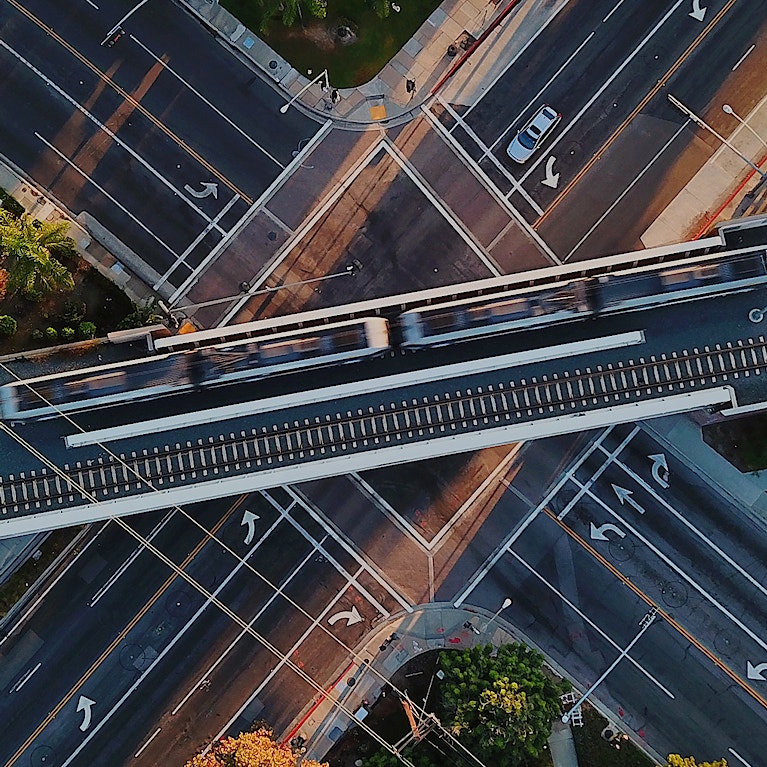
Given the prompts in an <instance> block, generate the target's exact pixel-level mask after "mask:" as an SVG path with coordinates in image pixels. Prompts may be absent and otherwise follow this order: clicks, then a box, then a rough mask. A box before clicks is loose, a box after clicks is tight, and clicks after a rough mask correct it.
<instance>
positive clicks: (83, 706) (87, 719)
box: [77, 695, 96, 732]
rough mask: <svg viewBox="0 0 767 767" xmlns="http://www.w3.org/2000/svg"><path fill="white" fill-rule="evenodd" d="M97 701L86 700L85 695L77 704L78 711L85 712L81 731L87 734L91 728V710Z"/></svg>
mask: <svg viewBox="0 0 767 767" xmlns="http://www.w3.org/2000/svg"><path fill="white" fill-rule="evenodd" d="M94 703H96V701H95V700H91V699H90V698H86V697H85V695H81V696H80V700H79V701H78V702H77V710H78V711H84V712H85V715H84V716H83V721H82V723H81V724H80V729H81V730H82V731H83V732H85V731H86V730H87V729H88V728H89V727H90V726H91V708H93V705H94Z"/></svg>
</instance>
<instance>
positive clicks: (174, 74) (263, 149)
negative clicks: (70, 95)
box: [130, 35, 285, 168]
mask: <svg viewBox="0 0 767 767" xmlns="http://www.w3.org/2000/svg"><path fill="white" fill-rule="evenodd" d="M130 38H131V40H133V42H134V43H136V44H137V45H138V46H139V47H141V48H143V49H144V50H145V51H146V52H147V53H148V54H149V55H150V56H151V57H152V58H153V59H154V60H155V61H156V62H157V63H158V64H161V65H162V66H163V68H164V69H165V70H167V71H168V72H170V73H171V74H172V75H173V76H174V77H175V78H177V79H178V80H179V81H180V82H182V83H183V84H184V85H185V86H186V87H187V88H188V89H189V90H190V91H192V93H194V95H195V96H197V97H198V98H199V99H200V100H201V101H202V102H203V103H204V104H206V105H207V106H209V107H210V108H211V109H212V110H213V111H214V112H215V113H216V114H217V115H218V116H219V117H220V118H221V119H222V120H224V121H225V122H226V123H228V124H229V125H231V126H232V128H234V129H235V130H236V131H237V132H238V133H239V134H240V135H241V136H242V137H243V138H245V139H247V140H248V141H249V142H250V143H251V144H252V145H253V146H254V147H256V149H258V150H259V151H261V152H262V153H263V154H265V155H266V156H267V157H268V158H269V159H270V160H271V161H272V162H273V163H274V164H275V165H276V166H277V167H278V168H284V167H285V166H284V165H283V164H282V163H281V162H280V161H279V160H278V159H277V158H276V157H275V156H274V155H273V154H272V153H271V152H270V151H269V150H268V149H266V148H265V147H262V146H261V144H259V143H258V142H257V141H256V140H255V139H253V138H251V137H250V136H249V135H248V134H247V133H245V131H244V130H243V129H242V128H240V126H239V125H237V123H235V122H234V121H233V120H231V119H229V117H227V116H226V115H225V114H224V113H223V112H222V111H221V110H220V109H219V108H218V107H217V106H215V105H214V104H212V103H211V102H210V101H209V100H208V99H207V98H205V96H203V95H202V93H200V91H198V90H197V88H195V87H194V86H193V85H192V84H191V83H189V82H188V81H186V80H184V78H183V77H181V75H180V74H179V73H178V72H176V70H175V69H173V67H171V66H169V65H168V64H166V63H165V62H164V61H163V60H162V59H161V58H160V57H159V56H158V55H157V54H155V53H153V52H152V51H151V50H150V49H149V48H147V46H146V45H144V43H142V42H141V40H139V39H138V38H137V37H134V36H133V35H130Z"/></svg>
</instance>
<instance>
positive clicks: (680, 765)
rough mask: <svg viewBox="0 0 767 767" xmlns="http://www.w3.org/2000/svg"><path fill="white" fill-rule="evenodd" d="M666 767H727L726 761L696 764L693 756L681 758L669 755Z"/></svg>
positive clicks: (676, 755) (677, 755)
mask: <svg viewBox="0 0 767 767" xmlns="http://www.w3.org/2000/svg"><path fill="white" fill-rule="evenodd" d="M666 767H727V760H726V759H719V760H717V761H716V762H696V761H695V757H694V756H687V757H682V756H679V754H669V755H668V759H667V760H666Z"/></svg>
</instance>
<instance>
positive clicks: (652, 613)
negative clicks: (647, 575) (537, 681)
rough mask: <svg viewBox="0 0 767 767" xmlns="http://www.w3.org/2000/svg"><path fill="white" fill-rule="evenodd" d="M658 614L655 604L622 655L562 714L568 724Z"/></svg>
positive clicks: (640, 623)
mask: <svg viewBox="0 0 767 767" xmlns="http://www.w3.org/2000/svg"><path fill="white" fill-rule="evenodd" d="M657 614H658V608H657V607H655V605H653V606H652V607H651V608H650V609H649V611H648V612H647V614H646V615H645V616H644V617H643V618H642V620H641V621H639V626H640V628H639V632H638V633H637V635H636V636H635V637H634V638H633V639H632V640H631V641H630V642H629V643H628V645H627V646H626V648H625V649H624V650H621V653H620V655H618V657H617V658H616V659H615V660H614V661H613V662H612V663H611V664H610V665H609V666H608V667H607V670H606V671H605V672H604V673H603V674H602V676H600V677H599V679H597V681H596V682H594V684H592V685H591V687H589V689H588V690H586V692H584V693H583V695H581V697H580V700H579V701H578V702H577V703H576V704H575V705H574V706H573V707H572V708H571V709H570V710H569V711H568V712H567V713H566V714H564V715H563V716H562V721H563V722H564V723H565V724H567V723H568V722H569V721H570V717H571V716H572V715H573V714H574V713H575V712H576V711H577V710H578V709H579V708H580V707H581V706H582V705H583V701H585V700H586V699H587V698H588V697H589V695H591V693H592V692H594V690H596V689H597V687H599V685H600V684H602V682H604V680H605V678H606V677H607V675H608V674H609V673H610V672H611V671H612V670H613V669H614V668H615V667H616V666H617V665H618V664H619V663H620V662H621V661H622V660H623V659H624V658H625V657H626V656H627V655H628V654H629V653H630V652H631V648H632V647H633V646H634V645H635V644H636V643H637V642H638V641H639V639H640V638H641V636H642V634H644V632H645V631H647V629H649V628H650V626H652V624H653V622H654V621H655V616H656V615H657Z"/></svg>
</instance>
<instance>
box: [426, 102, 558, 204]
mask: <svg viewBox="0 0 767 767" xmlns="http://www.w3.org/2000/svg"><path fill="white" fill-rule="evenodd" d="M438 99H439V101H440V103H441V104H442V106H443V107H444V109H445V111H447V112H449V113H450V115H451V116H452V118H453V119H454V120H455V121H456V122H457V123H458V124H459V125H460V126H461V127H462V128H463V129H464V131H465V132H466V133H467V134H468V136H469V138H471V139H472V141H474V143H475V144H476V145H477V146H478V147H479V148H480V149H481V150H482V157H480V158H479V160H477V165H479V162H480V161H481V160H482V159H483V158H485V157H487V159H488V160H490V162H491V163H492V164H493V165H495V167H496V169H497V170H498V172H499V173H500V174H501V175H502V176H504V178H506V180H507V181H508V182H509V183H510V184H511V187H512V192H519V193H520V194H521V195H522V197H523V198H524V199H525V201H526V202H527V203H528V205H530V207H531V208H532V209H533V210H534V211H535V212H536V213H537V214H538V215H539V216H540V215H541V214H542V211H543V208H541V206H540V205H538V203H537V202H536V201H535V200H534V199H533V198H532V197H531V196H530V195H529V193H528V191H527V189H525V188H524V187H523V186H522V185H521V184H520V183H519V181H517V179H516V178H514V176H513V175H512V173H511V172H510V171H509V169H508V168H507V167H506V166H505V165H503V163H501V161H500V160H499V159H498V158H497V157H496V156H495V155H494V154H491V152H490V148H489V147H488V146H487V144H485V142H484V141H483V140H482V139H481V138H480V137H479V136H478V135H477V134H476V133H475V132H474V129H473V128H472V127H471V126H470V125H469V124H468V123H466V122H464V120H463V118H462V117H461V115H459V114H458V112H456V111H455V109H453V106H452V104H449V103H448V102H447V101H445V100H444V99H440V98H439V97H438ZM449 135H450V137H451V138H453V139H455V137H454V136H453V134H452V133H450V134H449Z"/></svg>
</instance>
